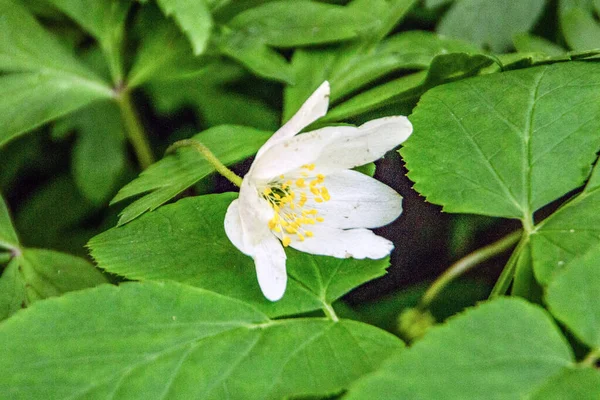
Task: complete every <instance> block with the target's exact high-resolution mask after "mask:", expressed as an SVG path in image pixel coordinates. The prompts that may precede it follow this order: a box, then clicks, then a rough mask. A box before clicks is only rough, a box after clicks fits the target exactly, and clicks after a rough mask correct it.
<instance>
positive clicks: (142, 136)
mask: <svg viewBox="0 0 600 400" xmlns="http://www.w3.org/2000/svg"><path fill="white" fill-rule="evenodd" d="M116 98H117V102H118V104H119V108H120V109H121V115H122V116H123V122H124V124H125V129H126V130H127V136H128V138H129V141H130V142H131V145H132V146H133V149H134V151H135V154H136V156H137V159H138V161H139V163H140V166H141V167H142V169H146V168H148V167H149V166H150V165H151V164H152V163H153V162H154V155H153V154H152V150H151V149H150V144H149V143H148V138H147V136H146V133H145V132H144V127H143V126H142V123H141V122H140V119H139V117H138V115H137V113H136V112H135V110H134V108H133V103H132V102H131V96H130V95H129V92H128V91H127V89H123V90H121V91H120V92H119V93H118V95H117V97H116Z"/></svg>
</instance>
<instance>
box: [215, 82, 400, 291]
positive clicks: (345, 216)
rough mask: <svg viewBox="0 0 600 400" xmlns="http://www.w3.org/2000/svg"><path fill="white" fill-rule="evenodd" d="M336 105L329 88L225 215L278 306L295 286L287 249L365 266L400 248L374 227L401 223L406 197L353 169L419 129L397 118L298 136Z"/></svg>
mask: <svg viewBox="0 0 600 400" xmlns="http://www.w3.org/2000/svg"><path fill="white" fill-rule="evenodd" d="M328 102H329V83H328V82H324V83H323V84H322V85H321V86H320V87H319V88H318V89H317V90H316V91H315V92H314V93H313V94H312V95H311V96H310V98H309V99H308V100H307V101H306V102H305V103H304V104H303V105H302V107H301V108H300V110H299V111H298V112H297V113H296V114H295V115H294V116H293V117H292V118H291V119H290V120H289V121H288V122H287V123H286V124H285V125H283V126H282V127H281V128H280V129H279V130H278V131H277V132H275V133H274V134H273V136H271V138H270V139H269V140H267V142H266V143H265V144H264V145H263V146H262V147H261V148H260V150H259V151H258V153H257V154H256V158H255V160H254V162H253V163H252V166H251V167H250V170H249V171H248V173H247V174H246V176H245V177H244V179H243V180H242V184H241V187H240V195H239V198H238V199H237V200H234V201H233V202H232V203H231V205H230V206H229V208H228V209H227V214H226V215H225V231H226V233H227V236H228V237H229V240H231V242H232V243H233V244H234V245H235V247H237V248H238V249H239V250H240V251H241V252H243V253H244V254H246V255H248V256H250V257H252V258H253V259H254V263H255V266H256V275H257V277H258V283H259V285H260V288H261V290H262V292H263V294H264V296H265V297H266V298H267V299H269V300H271V301H277V300H279V299H280V298H281V297H282V296H283V294H284V292H285V288H286V284H287V274H286V266H285V264H286V254H285V251H284V247H288V246H289V247H293V248H294V249H296V250H300V251H303V252H306V253H311V254H318V255H326V256H332V257H337V258H348V257H352V258H357V259H363V258H371V259H379V258H383V257H385V256H386V255H388V254H389V253H390V252H391V251H392V249H393V248H394V245H393V244H392V242H390V241H389V240H387V239H385V238H382V237H380V236H377V235H375V234H374V233H373V232H371V231H370V230H369V229H368V228H376V227H379V226H383V225H386V224H389V223H390V222H392V221H394V220H395V219H396V218H398V216H399V215H400V213H401V212H402V197H401V196H400V195H399V194H398V193H396V192H395V191H394V190H393V189H391V188H390V187H388V186H386V185H384V184H383V183H381V182H379V181H377V180H375V179H373V178H371V177H369V176H367V175H365V174H362V173H360V172H357V171H353V170H352V169H351V168H354V167H356V166H360V165H364V164H367V163H369V162H372V161H375V160H377V159H379V158H381V157H382V156H383V155H384V154H385V153H386V152H387V151H389V150H391V149H393V148H395V147H396V146H398V145H399V144H400V143H402V142H404V141H405V140H406V139H407V138H408V137H409V136H410V134H411V133H412V125H411V123H410V122H409V121H408V119H407V118H406V117H404V116H393V117H385V118H380V119H375V120H372V121H369V122H367V123H365V124H363V125H361V126H359V127H350V126H332V127H326V128H322V129H317V130H314V131H311V132H306V133H302V134H298V133H299V132H300V131H301V130H302V129H303V128H305V127H306V126H308V125H309V124H311V123H312V122H314V121H315V120H317V119H318V118H320V117H322V116H324V115H325V113H326V112H327V106H328Z"/></svg>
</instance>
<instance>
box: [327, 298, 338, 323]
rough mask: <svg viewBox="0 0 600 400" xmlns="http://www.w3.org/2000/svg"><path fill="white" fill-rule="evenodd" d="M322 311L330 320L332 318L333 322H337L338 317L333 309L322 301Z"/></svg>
mask: <svg viewBox="0 0 600 400" xmlns="http://www.w3.org/2000/svg"><path fill="white" fill-rule="evenodd" d="M323 312H324V313H325V315H326V316H327V318H329V319H330V320H332V321H334V322H338V321H339V320H340V319H339V318H338V316H337V314H336V313H335V310H334V309H333V307H332V306H331V304H329V303H325V302H323Z"/></svg>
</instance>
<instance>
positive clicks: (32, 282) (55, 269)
mask: <svg viewBox="0 0 600 400" xmlns="http://www.w3.org/2000/svg"><path fill="white" fill-rule="evenodd" d="M102 283H106V278H104V276H103V275H102V273H100V272H99V271H98V270H97V269H96V268H94V266H93V265H92V264H90V263H89V262H88V261H86V260H84V259H83V258H79V257H75V256H72V255H70V254H66V253H59V252H57V251H52V250H43V249H22V250H20V251H19V253H18V254H16V255H15V256H14V257H13V259H12V260H11V261H10V263H9V264H8V267H7V268H6V269H5V270H4V273H3V274H2V276H1V277H0V289H1V290H0V320H2V319H4V318H7V317H9V316H10V315H12V314H13V313H15V312H16V311H18V310H19V309H21V308H24V307H27V306H29V305H30V304H32V303H34V302H36V301H38V300H42V299H46V298H49V297H54V296H59V295H61V294H63V293H66V292H70V291H74V290H80V289H86V288H89V287H93V286H97V285H100V284H102Z"/></svg>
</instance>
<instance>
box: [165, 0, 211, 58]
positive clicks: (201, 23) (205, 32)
mask: <svg viewBox="0 0 600 400" xmlns="http://www.w3.org/2000/svg"><path fill="white" fill-rule="evenodd" d="M158 5H159V6H160V8H161V9H162V11H163V12H164V13H165V15H167V16H170V15H172V16H173V18H174V19H175V21H176V22H177V24H178V25H179V26H180V27H181V30H182V31H183V32H184V33H185V34H186V35H187V37H188V39H189V40H190V42H191V43H192V47H193V48H194V54H195V55H199V54H201V53H203V52H204V50H205V48H206V46H207V44H208V39H209V38H210V33H211V30H212V26H213V20H212V15H211V14H210V10H209V9H208V6H207V5H206V2H205V0H195V1H190V0H158Z"/></svg>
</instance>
